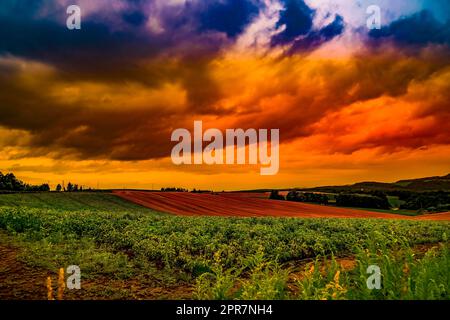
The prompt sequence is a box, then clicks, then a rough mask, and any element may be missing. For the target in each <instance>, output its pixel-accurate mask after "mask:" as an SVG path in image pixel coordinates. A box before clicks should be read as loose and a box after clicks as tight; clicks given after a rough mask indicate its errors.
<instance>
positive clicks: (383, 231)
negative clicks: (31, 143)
mask: <svg viewBox="0 0 450 320" xmlns="http://www.w3.org/2000/svg"><path fill="white" fill-rule="evenodd" d="M2 197H4V198H2ZM42 197H43V198H42ZM51 197H56V198H55V200H54V201H51V200H52V199H51ZM111 197H113V198H111ZM114 197H116V196H115V195H111V194H89V193H86V194H66V193H64V194H44V195H35V194H17V195H0V199H2V200H1V201H3V202H2V206H1V207H0V230H1V231H0V240H1V241H0V244H1V246H0V251H1V252H2V253H3V252H4V254H5V256H7V257H8V259H6V260H7V261H9V265H7V266H4V265H0V270H9V273H8V272H3V273H2V275H1V279H0V280H1V282H0V283H1V287H0V296H1V297H2V298H5V297H6V298H11V297H15V298H24V297H27V298H32V299H45V297H46V295H45V294H46V291H45V286H44V283H45V278H46V277H47V276H48V275H54V274H55V272H56V271H57V270H58V269H59V268H61V267H64V266H68V265H72V264H75V265H78V266H80V268H81V270H82V289H81V290H79V291H75V292H67V294H66V296H65V297H66V298H67V299H188V298H195V299H448V298H450V293H449V287H450V286H449V274H448V270H449V261H450V255H449V249H448V239H447V236H448V235H449V234H450V223H449V222H447V221H440V222H435V221H414V220H391V219H323V218H322V219H316V218H310V219H299V218H280V217H278V218H276V217H192V216H172V215H164V214H159V213H157V212H154V211H152V210H149V209H146V208H142V207H140V206H136V205H134V204H128V203H127V204H124V203H123V202H122V201H124V200H121V199H120V198H117V201H118V202H117V205H115V204H114V203H116V202H115V200H113V199H116V198H114ZM16 199H17V200H16ZM43 199H45V201H42V200H43ZM15 200H16V201H17V202H16V203H15ZM231 200H232V199H230V201H231ZM80 201H83V203H84V205H83V207H82V208H77V209H71V208H72V206H75V203H79V202H80ZM105 202H106V203H107V204H106V205H107V206H108V207H110V210H106V209H105V208H104V207H103V206H104V204H105ZM42 203H45V205H42ZM52 203H55V204H56V205H55V206H54V207H52V205H51V204H52ZM125 203H126V202H125ZM62 204H64V206H65V207H63V208H58V206H60V205H62ZM96 206H97V208H95V207H96ZM123 206H125V207H123ZM371 264H377V265H379V266H380V268H381V270H382V274H383V275H384V277H383V287H382V289H380V290H375V291H370V290H368V289H367V288H366V287H365V278H364V277H363V276H365V275H366V273H365V269H366V268H367V266H368V265H371ZM11 266H14V268H12V267H11ZM11 270H13V271H14V270H15V272H16V273H14V272H11ZM29 274H33V275H34V282H33V283H34V286H35V287H33V288H29V287H27V288H21V287H20V286H19V285H18V284H17V282H14V281H13V280H12V279H16V278H18V279H23V278H26V277H27V275H29ZM11 277H16V278H11ZM39 284H42V285H41V286H39ZM15 285H16V286H19V287H14V286H15ZM28 286H30V284H28ZM36 286H37V287H36ZM30 292H31V293H32V294H31V293H30ZM18 293H20V294H19V296H17V294H18Z"/></svg>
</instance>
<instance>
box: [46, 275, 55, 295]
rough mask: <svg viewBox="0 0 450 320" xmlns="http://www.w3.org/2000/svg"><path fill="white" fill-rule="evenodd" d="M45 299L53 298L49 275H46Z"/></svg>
mask: <svg viewBox="0 0 450 320" xmlns="http://www.w3.org/2000/svg"><path fill="white" fill-rule="evenodd" d="M47 299H48V300H55V299H53V289H52V278H50V277H47Z"/></svg>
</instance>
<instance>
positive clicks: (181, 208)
mask: <svg viewBox="0 0 450 320" xmlns="http://www.w3.org/2000/svg"><path fill="white" fill-rule="evenodd" d="M113 193H114V194H116V195H117V196H119V197H121V198H123V199H126V200H129V201H132V202H134V203H137V204H140V205H142V206H144V207H147V208H151V209H154V210H157V211H161V212H167V213H172V214H176V215H183V216H226V217H298V218H381V219H409V220H416V219H420V220H450V213H444V214H433V215H427V216H421V217H420V218H413V217H408V216H402V215H397V214H389V213H380V212H373V211H366V210H355V209H347V208H337V207H329V206H321V205H314V204H307V203H300V202H288V201H277V200H269V199H267V195H265V194H264V193H243V192H224V193H217V194H206V193H201V194H199V193H187V192H144V191H125V190H124V191H119V190H117V191H113ZM435 218H436V219H435Z"/></svg>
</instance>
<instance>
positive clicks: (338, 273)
mask: <svg viewBox="0 0 450 320" xmlns="http://www.w3.org/2000/svg"><path fill="white" fill-rule="evenodd" d="M340 274H341V272H340V271H339V270H338V271H337V272H336V274H335V275H334V282H335V283H337V284H339V275H340Z"/></svg>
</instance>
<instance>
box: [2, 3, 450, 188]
mask: <svg viewBox="0 0 450 320" xmlns="http://www.w3.org/2000/svg"><path fill="white" fill-rule="evenodd" d="M71 4H78V5H79V6H80V7H81V10H82V29H81V30H72V31H71V30H68V29H67V28H66V19H67V14H66V9H67V6H69V5H71ZM373 4H375V5H378V6H379V7H380V9H381V16H382V19H381V23H382V28H381V29H380V30H372V31H371V30H369V29H368V27H367V25H366V20H367V18H368V15H367V13H366V9H367V7H368V6H369V5H373ZM194 120H203V122H204V127H205V128H208V127H209V128H219V129H222V130H225V129H226V128H244V129H246V128H255V129H259V128H268V129H270V128H279V129H280V143H281V145H280V171H279V174H278V175H275V176H260V175H259V166H238V165H235V166H223V165H222V166H220V165H216V166H207V165H201V166H175V165H173V164H172V162H171V159H170V151H171V149H172V147H173V146H174V143H173V142H171V141H170V135H171V132H172V131H173V130H174V129H176V128H188V129H192V126H193V121H194ZM449 124H450V0H433V1H428V0H396V1H391V0H368V1H366V0H356V1H348V0H210V1H209V0H208V1H207V0H95V1H93V0H2V1H1V2H0V171H3V172H5V171H13V172H15V173H16V175H17V176H19V177H20V178H22V179H24V180H26V181H28V182H32V183H42V182H47V181H49V182H50V183H51V184H52V185H53V186H54V185H55V184H56V183H58V182H60V181H61V180H65V181H66V182H67V181H68V180H72V181H74V182H77V183H79V184H83V185H90V186H92V187H96V186H97V183H99V185H100V187H128V188H131V187H134V188H149V187H152V185H153V186H154V187H155V188H160V187H162V186H182V187H186V188H193V187H197V188H199V187H200V188H209V189H215V190H222V189H247V188H258V187H274V188H275V187H294V186H314V185H324V184H343V183H351V182H356V181H361V180H378V181H395V180H398V179H402V178H410V177H421V176H427V175H443V174H447V173H449V172H450V165H449V164H450V134H449Z"/></svg>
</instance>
